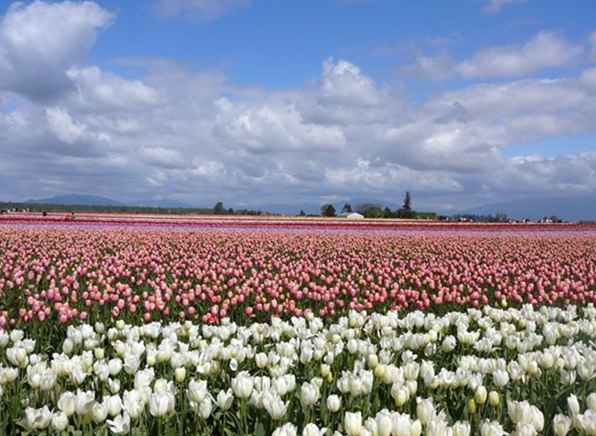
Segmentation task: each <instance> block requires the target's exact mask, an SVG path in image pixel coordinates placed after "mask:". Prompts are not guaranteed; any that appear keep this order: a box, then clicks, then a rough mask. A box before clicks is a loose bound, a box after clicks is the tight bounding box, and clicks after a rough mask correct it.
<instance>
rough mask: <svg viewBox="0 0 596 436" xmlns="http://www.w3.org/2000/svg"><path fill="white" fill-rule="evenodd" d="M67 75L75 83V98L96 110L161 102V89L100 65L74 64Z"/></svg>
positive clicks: (130, 107) (125, 107)
mask: <svg viewBox="0 0 596 436" xmlns="http://www.w3.org/2000/svg"><path fill="white" fill-rule="evenodd" d="M66 75H67V76H68V78H69V79H71V80H72V82H73V84H74V87H75V90H74V95H73V98H74V99H75V100H76V101H79V102H84V103H85V104H86V105H88V106H91V107H93V108H94V109H95V110H97V109H99V108H105V109H106V110H115V109H127V110H130V109H132V108H133V107H135V106H147V105H155V104H157V103H158V102H159V95H158V92H157V91H156V90H155V89H153V88H151V87H150V86H147V85H146V84H144V83H143V82H141V81H140V80H124V79H122V78H120V77H118V76H116V75H114V74H110V73H104V72H103V71H101V70H100V69H99V68H97V67H85V68H76V67H73V68H70V69H69V70H68V71H67V72H66Z"/></svg>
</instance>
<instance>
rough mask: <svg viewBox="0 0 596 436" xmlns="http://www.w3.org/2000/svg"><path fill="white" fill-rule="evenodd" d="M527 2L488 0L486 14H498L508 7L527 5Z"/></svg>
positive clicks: (522, 0) (485, 7) (518, 0)
mask: <svg viewBox="0 0 596 436" xmlns="http://www.w3.org/2000/svg"><path fill="white" fill-rule="evenodd" d="M526 1H527V0H488V2H487V3H486V4H485V5H484V12H486V13H488V14H496V13H499V12H500V11H501V10H502V9H503V8H505V7H507V6H512V5H515V4H520V3H525V2H526Z"/></svg>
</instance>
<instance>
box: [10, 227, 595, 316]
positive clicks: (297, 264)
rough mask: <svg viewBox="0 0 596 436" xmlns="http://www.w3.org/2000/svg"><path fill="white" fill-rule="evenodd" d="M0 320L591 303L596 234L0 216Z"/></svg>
mask: <svg viewBox="0 0 596 436" xmlns="http://www.w3.org/2000/svg"><path fill="white" fill-rule="evenodd" d="M0 296H1V298H0V327H4V326H6V325H16V324H21V323H27V322H32V321H47V320H57V321H58V322H59V323H62V324H69V323H72V322H78V321H98V320H101V321H105V320H106V319H110V318H111V319H119V318H122V319H125V320H129V319H138V320H143V321H151V320H157V319H166V320H167V319H200V320H201V321H203V322H207V323H217V322H219V320H221V319H222V318H224V317H231V318H233V319H235V320H237V321H240V322H242V320H246V319H266V318H269V317H270V316H273V315H274V316H280V317H289V316H302V315H304V314H305V313H307V312H313V313H314V314H316V315H318V316H322V317H335V316H337V315H339V314H343V313H346V312H347V311H349V310H351V309H354V310H358V311H363V310H365V311H372V310H376V311H385V310H399V309H421V310H439V311H440V310H450V309H453V308H454V307H480V306H482V305H486V304H492V305H521V304H525V303H530V304H533V305H543V304H548V305H555V304H568V303H576V304H584V303H587V302H596V237H594V236H593V235H590V234H584V233H581V232H576V233H574V232H555V233H543V234H540V235H532V234H525V233H524V234H518V235H512V234H510V233H499V232H493V233H491V234H485V233H483V234H475V233H474V232H468V233H466V232H460V233H457V234H436V235H429V234H428V233H421V234H419V235H418V234H415V233H412V234H410V235H408V236H404V235H388V234H370V233H368V234H367V233H357V232H352V233H337V234H321V233H317V234H314V233H313V234H309V233H308V232H303V233H300V234H294V233H291V232H279V231H268V232H263V231H260V232H234V233H226V232H206V231H199V232H168V231H159V232H158V231H151V230H150V229H148V230H145V231H138V230H137V231H127V230H123V229H112V230H105V229H77V228H69V229H59V228H36V227H26V228H15V227H4V228H0Z"/></svg>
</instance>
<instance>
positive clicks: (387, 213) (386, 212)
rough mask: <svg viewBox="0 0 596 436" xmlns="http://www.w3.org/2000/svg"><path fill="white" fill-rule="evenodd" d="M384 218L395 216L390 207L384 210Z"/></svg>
mask: <svg viewBox="0 0 596 436" xmlns="http://www.w3.org/2000/svg"><path fill="white" fill-rule="evenodd" d="M383 218H393V212H391V209H389V208H388V207H385V209H384V210H383Z"/></svg>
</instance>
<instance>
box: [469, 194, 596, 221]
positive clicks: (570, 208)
mask: <svg viewBox="0 0 596 436" xmlns="http://www.w3.org/2000/svg"><path fill="white" fill-rule="evenodd" d="M495 213H504V214H507V215H508V216H509V217H512V218H530V219H539V218H542V217H545V216H553V215H555V216H558V217H559V218H562V219H565V220H568V221H579V220H594V219H596V192H594V193H590V194H584V195H575V196H566V197H559V196H557V197H555V196H547V197H529V198H524V199H519V200H511V201H507V202H500V203H493V204H487V205H484V206H479V207H475V208H471V209H467V210H465V211H462V212H461V214H475V215H494V214H495Z"/></svg>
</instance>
